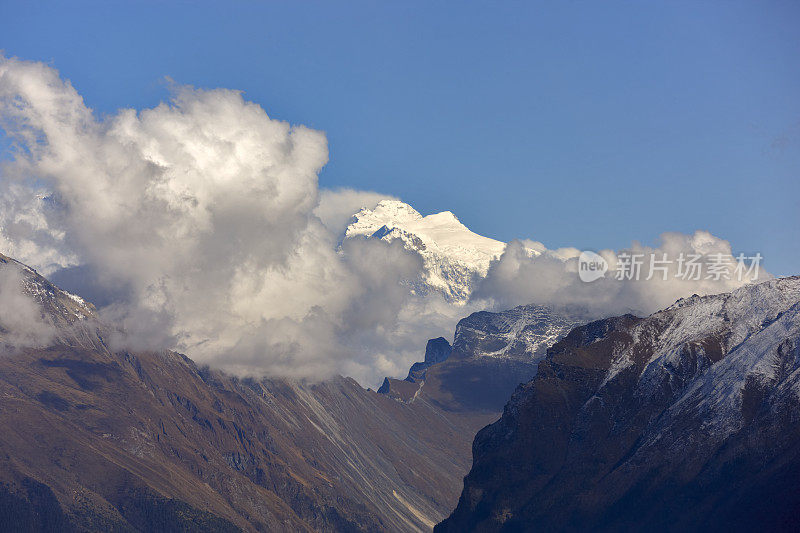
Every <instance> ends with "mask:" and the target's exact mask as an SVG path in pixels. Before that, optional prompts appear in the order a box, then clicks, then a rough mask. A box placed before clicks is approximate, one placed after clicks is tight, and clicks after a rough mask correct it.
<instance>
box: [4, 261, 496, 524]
mask: <svg viewBox="0 0 800 533" xmlns="http://www.w3.org/2000/svg"><path fill="white" fill-rule="evenodd" d="M2 261H3V262H4V263H3V264H4V265H5V267H8V268H10V269H12V270H10V271H5V270H4V271H0V276H9V272H11V273H12V274H14V276H11V278H14V279H15V280H16V281H20V284H21V286H22V287H23V289H24V293H23V294H24V296H25V298H26V299H27V301H30V302H33V303H34V304H35V306H36V309H37V310H38V311H37V312H38V313H39V315H40V318H41V322H42V324H43V325H44V326H46V327H44V329H43V330H42V331H44V330H47V331H49V334H51V335H50V336H48V337H47V339H48V342H47V343H46V344H44V345H38V344H36V345H28V346H27V347H24V346H17V347H16V348H15V349H14V350H11V351H9V350H8V346H6V353H5V354H4V355H3V356H2V357H0V398H2V402H0V424H2V427H3V428H4V431H3V432H1V433H0V452H2V453H0V519H2V520H3V521H4V522H3V523H4V524H5V527H7V528H15V527H18V528H22V529H24V528H27V527H29V525H31V524H33V526H32V527H34V528H35V529H40V530H46V531H69V530H71V529H80V530H91V531H134V530H140V531H143V530H153V529H159V528H162V529H163V528H164V527H167V525H168V526H169V528H170V529H171V530H193V531H225V530H240V529H241V530H261V531H303V530H318V531H320V530H321V531H333V530H336V531H349V530H352V531H367V530H368V531H374V530H392V531H420V530H423V531H424V530H428V529H430V527H432V525H433V524H434V523H435V522H436V521H438V520H440V519H441V518H442V517H443V516H444V515H445V514H446V512H447V511H448V510H449V509H450V508H452V506H453V505H454V504H455V500H456V498H457V495H458V490H459V487H460V479H461V477H462V476H463V474H464V473H465V472H466V471H467V468H468V462H469V441H470V436H471V435H472V434H474V432H475V431H476V430H477V429H478V428H480V427H482V426H483V425H485V424H486V423H487V422H489V421H490V420H491V417H490V416H489V415H487V414H482V413H444V412H442V411H441V410H440V409H438V408H436V407H435V406H433V405H431V404H430V403H429V402H427V401H424V400H421V401H419V402H415V403H414V404H413V405H411V404H405V403H401V402H396V401H394V400H392V399H391V398H388V397H386V396H384V395H380V394H377V393H375V392H373V391H369V390H364V389H363V388H361V387H360V386H359V385H358V384H357V383H356V382H355V381H353V380H352V379H348V378H335V379H332V380H329V381H326V382H322V383H304V382H297V381H288V380H240V379H236V378H233V377H231V376H227V375H225V374H222V373H219V372H216V371H211V370H208V369H203V368H198V367H197V366H196V365H195V364H194V363H193V362H192V361H191V360H190V359H188V358H186V357H184V356H182V355H180V354H177V353H173V352H163V353H128V352H115V351H113V350H111V349H109V348H108V347H107V346H106V344H105V343H104V341H103V338H104V334H105V332H106V331H107V328H106V326H104V325H102V324H100V323H99V321H98V320H97V318H96V317H95V316H94V312H93V309H92V308H91V306H90V305H88V304H85V303H82V302H80V301H79V300H77V299H75V298H73V297H72V296H71V295H69V294H67V293H64V292H63V291H60V290H59V289H58V288H56V287H55V286H53V285H52V284H49V282H47V280H45V279H44V278H42V277H41V276H39V275H38V274H36V273H35V272H34V271H32V270H31V269H28V268H27V267H24V265H20V264H18V263H16V262H14V261H12V260H9V259H8V258H5V257H3V258H2ZM3 279H6V278H5V277H3ZM3 295H4V297H6V296H8V294H7V293H5V292H4V293H3ZM5 316H6V315H0V321H2V317H5ZM48 328H51V329H48ZM13 334H14V331H13V328H11V327H10V326H9V324H8V323H4V327H3V329H2V331H0V340H3V341H4V342H5V344H6V345H8V344H10V343H11V341H12V340H14V339H15V337H14V335H13Z"/></svg>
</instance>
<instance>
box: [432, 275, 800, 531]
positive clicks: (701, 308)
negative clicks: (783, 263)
mask: <svg viewBox="0 0 800 533" xmlns="http://www.w3.org/2000/svg"><path fill="white" fill-rule="evenodd" d="M798 422H800V277H792V278H783V279H775V280H771V281H767V282H763V283H760V284H755V285H748V286H745V287H742V288H740V289H738V290H736V291H734V292H732V293H728V294H721V295H714V296H705V297H699V296H696V295H695V296H692V297H690V298H686V299H681V300H679V301H678V302H676V303H675V304H674V305H672V306H671V307H669V308H667V309H665V310H663V311H660V312H657V313H655V314H653V315H651V316H649V317H647V318H638V317H635V316H632V315H626V316H620V317H615V318H609V319H605V320H600V321H596V322H592V323H589V324H587V325H584V326H580V327H577V328H575V329H573V330H572V331H571V332H570V333H569V334H568V335H567V336H566V337H565V338H563V339H562V340H561V341H559V342H557V343H556V344H555V345H553V346H552V347H551V348H550V349H548V351H547V355H546V357H545V359H544V360H543V361H542V362H541V363H540V364H539V368H538V373H537V374H536V377H535V378H533V379H532V380H531V381H529V382H528V383H526V384H525V385H522V386H520V387H519V388H518V389H517V390H516V391H515V393H514V395H513V397H512V398H511V400H510V401H509V402H508V403H507V404H506V406H505V408H504V411H503V416H502V417H501V419H500V420H499V421H497V422H495V423H494V424H492V425H490V426H488V427H487V428H485V429H483V430H482V431H480V432H479V433H478V435H477V436H476V438H475V441H474V444H473V455H474V461H473V465H472V469H471V471H470V473H469V475H468V476H467V477H466V479H465V483H464V490H463V492H462V494H461V497H460V499H459V503H458V506H457V508H456V509H455V511H454V512H453V513H452V515H451V516H450V517H449V518H448V519H447V520H445V521H444V522H443V523H442V524H440V525H439V526H438V527H437V528H436V531H468V530H469V531H472V530H478V531H517V530H531V529H537V530H538V529H542V530H547V531H586V530H589V529H591V530H599V531H630V530H641V529H644V528H647V529H649V530H655V531H708V530H726V531H727V530H733V531H754V530H759V531H779V530H794V529H796V528H797V524H798V519H797V510H798V508H800V493H798V491H797V489H796V487H797V482H798V480H800V455H798V450H800V425H798Z"/></svg>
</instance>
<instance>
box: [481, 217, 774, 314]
mask: <svg viewBox="0 0 800 533" xmlns="http://www.w3.org/2000/svg"><path fill="white" fill-rule="evenodd" d="M530 250H534V251H535V252H539V253H538V254H532V253H530ZM580 253H581V251H580V250H578V249H576V248H561V249H558V250H547V249H546V248H545V247H544V246H543V245H542V244H541V243H538V242H532V241H514V242H511V243H509V245H508V247H507V248H506V251H505V253H504V254H503V256H502V257H501V258H500V259H499V260H498V261H495V262H494V263H493V264H492V265H491V267H490V269H489V273H488V275H487V276H486V278H485V279H484V280H483V281H482V282H481V284H480V285H479V286H478V288H477V289H476V291H475V293H474V294H473V299H474V300H477V301H483V302H484V305H490V306H492V307H494V308H499V309H506V308H509V307H514V306H517V305H523V304H526V303H530V302H537V303H542V304H552V305H571V306H577V307H580V308H582V309H585V310H586V311H587V313H588V315H589V316H591V317H595V318H599V317H604V316H611V315H619V314H624V313H629V312H632V313H635V314H639V315H645V314H649V313H653V312H655V311H657V310H659V309H662V308H664V307H667V306H669V305H671V304H672V303H674V302H675V301H676V300H677V299H679V298H683V297H687V296H691V295H692V294H700V295H705V294H717V293H721V292H728V291H731V290H733V289H736V288H737V287H740V286H741V285H743V284H744V283H745V282H747V281H748V277H747V276H743V277H742V280H741V281H740V280H739V276H738V275H734V269H735V265H736V263H737V257H734V255H733V253H732V251H731V245H730V243H729V242H728V241H726V240H723V239H720V238H718V237H715V236H714V235H712V234H710V233H709V232H707V231H696V232H695V233H694V234H693V235H684V234H682V233H674V232H669V233H664V234H662V235H661V237H660V242H659V244H658V246H655V247H649V246H643V245H641V244H639V243H633V245H631V246H630V247H629V248H627V249H625V250H619V251H618V252H615V251H613V250H600V251H599V252H597V253H598V254H599V255H600V256H601V257H602V258H603V259H605V261H606V262H607V264H608V272H607V273H606V275H605V276H604V277H602V278H600V279H597V280H595V281H592V282H590V283H586V282H584V281H581V279H580V277H579V276H578V259H579V256H580ZM623 254H628V255H629V256H633V255H637V256H639V257H641V262H642V263H643V264H642V265H641V275H640V276H638V279H617V277H616V272H617V270H618V269H619V268H620V265H619V257H622V256H623ZM681 256H683V257H684V258H689V257H691V256H700V257H701V258H702V259H701V260H702V261H703V263H701V264H702V265H703V268H702V269H700V273H699V276H681V272H680V270H679V269H680V268H681V265H680V264H679V261H678V259H679V258H680V257H681ZM651 257H654V258H655V260H656V261H659V260H664V258H666V262H665V263H663V264H658V263H657V265H656V266H661V267H663V268H665V269H666V270H665V271H661V270H654V273H653V274H654V275H653V276H652V277H651V279H647V278H648V277H650V276H649V274H650V264H649V261H650V258H651ZM712 260H713V262H717V263H718V264H724V265H728V274H727V275H725V276H723V275H720V276H719V279H715V278H716V277H717V276H716V275H713V274H712V273H711V271H710V269H709V263H710V262H711V261H712ZM748 266H749V265H748ZM622 270H625V269H622ZM684 270H686V268H684ZM625 271H628V272H629V271H630V269H628V270H625ZM755 274H756V272H755V270H753V271H752V273H751V276H750V277H752V276H754V275H755ZM709 276H711V277H709ZM632 277H633V276H632ZM695 277H698V278H699V279H694V278H695ZM769 277H771V276H770V274H768V273H767V272H766V271H765V270H764V269H763V268H759V269H758V279H759V280H764V279H767V278H769ZM665 278H666V279H665Z"/></svg>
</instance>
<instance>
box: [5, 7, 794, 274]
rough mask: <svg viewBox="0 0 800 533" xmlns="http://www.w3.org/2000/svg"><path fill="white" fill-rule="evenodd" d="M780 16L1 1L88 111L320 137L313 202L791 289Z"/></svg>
mask: <svg viewBox="0 0 800 533" xmlns="http://www.w3.org/2000/svg"><path fill="white" fill-rule="evenodd" d="M798 28H800V4H799V3H797V2H755V1H754V2H702V3H701V2H646V3H644V2H546V3H545V2H534V3H525V4H521V3H511V2H505V3H489V2H458V3H456V2H421V3H412V2H395V3H388V2H363V3H361V2H341V3H338V5H337V4H334V3H316V2H270V3H258V4H257V3H251V2H235V3H232V4H230V3H224V4H223V3H219V4H212V3H205V2H172V3H163V2H158V3H156V2H152V3H150V2H129V3H125V4H120V3H115V2H96V3H88V2H71V3H69V4H66V3H52V4H51V3H46V2H13V3H12V2H8V1H7V0H0V49H3V50H4V51H5V53H6V55H9V56H18V57H20V58H24V59H32V60H40V61H45V62H47V63H49V64H51V65H52V66H54V67H56V68H57V69H59V70H60V71H61V74H62V76H63V77H65V78H68V79H70V80H71V81H72V83H73V85H75V87H76V88H77V89H78V91H79V92H80V93H81V94H82V95H83V96H84V98H85V99H86V102H87V104H88V105H89V106H91V107H92V108H94V109H95V110H96V111H97V112H98V113H100V114H102V113H111V112H113V111H115V110H116V109H118V108H120V107H135V108H142V107H148V106H154V105H156V104H157V103H158V102H159V101H161V100H164V99H165V98H167V97H168V93H169V91H168V84H167V83H166V82H165V77H167V76H169V77H171V78H173V79H174V80H175V81H176V82H178V83H185V84H191V85H195V86H199V87H227V88H234V89H240V90H242V91H244V92H245V96H246V98H247V99H249V100H252V101H255V102H257V103H259V104H261V105H262V106H263V107H264V108H265V109H266V110H267V112H268V113H269V114H270V115H271V116H273V117H276V118H281V119H284V120H288V121H290V122H292V123H301V124H305V125H308V126H311V127H314V128H317V129H321V130H324V131H325V132H326V133H327V135H328V139H329V143H330V163H329V164H328V166H327V167H326V168H325V169H324V170H323V171H322V173H321V175H320V182H321V185H322V186H323V187H330V188H335V187H352V188H356V189H369V190H376V191H379V192H384V193H388V194H393V195H396V196H399V197H401V198H402V199H404V200H405V201H407V202H409V203H411V204H412V205H414V206H415V207H416V208H417V209H418V210H420V211H422V212H423V213H431V212H436V211H441V210H451V211H453V212H455V213H456V214H457V215H458V216H459V218H460V219H461V220H462V221H463V222H464V223H465V224H466V225H467V226H469V227H470V228H471V229H473V230H474V231H476V232H478V233H481V234H484V235H487V236H491V237H495V238H498V239H501V240H506V241H507V240H510V239H513V238H533V239H536V240H540V241H542V242H544V243H545V244H546V245H547V246H548V247H550V248H555V247H559V246H576V247H578V248H589V249H598V248H619V247H622V246H626V245H628V244H629V243H630V242H631V241H632V240H640V241H642V242H645V243H652V242H654V241H655V239H656V238H657V236H658V235H659V234H660V233H661V232H663V231H683V232H691V231H693V230H695V229H707V230H709V231H711V232H712V233H714V234H715V235H717V236H720V237H723V238H726V239H728V240H730V241H731V242H732V244H733V247H734V251H737V252H738V251H744V252H756V251H760V252H761V253H762V254H763V255H764V257H765V266H766V268H767V269H769V270H770V271H772V272H774V273H778V274H791V273H800V246H798V243H800V179H798V178H800V31H798Z"/></svg>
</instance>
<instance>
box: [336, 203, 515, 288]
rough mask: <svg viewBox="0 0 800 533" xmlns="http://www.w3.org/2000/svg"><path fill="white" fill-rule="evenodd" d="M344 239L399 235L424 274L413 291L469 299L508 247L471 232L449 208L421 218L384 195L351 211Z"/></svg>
mask: <svg viewBox="0 0 800 533" xmlns="http://www.w3.org/2000/svg"><path fill="white" fill-rule="evenodd" d="M345 238H346V239H353V238H375V239H381V240H384V241H387V242H392V241H394V240H399V241H400V242H402V243H403V245H404V246H405V247H406V248H407V249H409V250H412V251H415V252H417V253H419V254H420V255H421V256H422V259H423V262H424V265H425V275H424V279H422V280H414V281H415V284H414V288H415V290H417V291H422V292H428V291H438V292H441V293H442V294H443V295H444V296H445V298H447V299H448V300H449V301H452V302H457V303H458V302H465V301H467V300H468V299H469V295H470V294H471V293H472V290H473V289H474V287H475V284H476V283H477V282H478V281H479V280H480V279H482V278H483V277H485V276H486V273H487V272H488V271H489V264H490V263H491V261H492V260H494V259H497V258H499V257H500V255H502V253H503V250H505V247H506V245H505V243H503V242H500V241H496V240H494V239H490V238H488V237H483V236H481V235H478V234H476V233H473V232H471V231H470V230H469V229H467V227H466V226H464V225H463V224H462V223H461V222H460V221H459V220H458V219H457V218H456V216H455V215H453V213H451V212H449V211H445V212H442V213H437V214H434V215H428V216H425V217H423V216H422V215H420V214H419V213H418V212H417V211H416V210H415V209H414V208H413V207H411V206H410V205H408V204H405V203H403V202H401V201H399V200H383V201H381V202H380V203H379V204H378V205H377V206H376V207H375V208H374V209H361V210H360V211H359V212H358V213H356V214H355V215H353V219H352V221H351V223H350V225H349V226H348V227H347V229H346V231H345Z"/></svg>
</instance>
